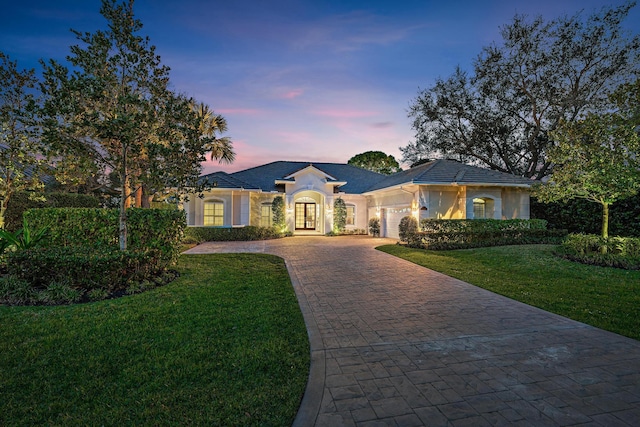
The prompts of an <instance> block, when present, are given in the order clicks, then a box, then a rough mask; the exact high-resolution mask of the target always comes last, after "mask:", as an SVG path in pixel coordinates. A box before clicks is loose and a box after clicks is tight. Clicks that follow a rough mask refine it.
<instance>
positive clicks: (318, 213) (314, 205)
mask: <svg viewBox="0 0 640 427" xmlns="http://www.w3.org/2000/svg"><path fill="white" fill-rule="evenodd" d="M293 205H294V206H293V216H294V218H293V221H294V230H295V232H299V233H305V232H319V233H323V232H324V208H323V206H324V195H322V194H320V193H318V192H315V191H308V190H307V191H302V192H300V193H297V194H296V195H295V196H294V201H293Z"/></svg>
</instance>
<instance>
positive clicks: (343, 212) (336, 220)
mask: <svg viewBox="0 0 640 427" xmlns="http://www.w3.org/2000/svg"><path fill="white" fill-rule="evenodd" d="M346 227H347V204H346V203H345V202H344V200H342V197H338V198H337V199H336V200H335V201H334V202H333V232H334V233H338V234H339V233H342V232H343V231H344V229H345V228H346Z"/></svg>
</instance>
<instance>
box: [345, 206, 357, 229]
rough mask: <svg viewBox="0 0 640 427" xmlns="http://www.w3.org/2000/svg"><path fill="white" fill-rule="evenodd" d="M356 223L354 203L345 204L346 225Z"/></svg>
mask: <svg viewBox="0 0 640 427" xmlns="http://www.w3.org/2000/svg"><path fill="white" fill-rule="evenodd" d="M355 223H356V207H355V205H347V222H346V223H345V224H346V225H355Z"/></svg>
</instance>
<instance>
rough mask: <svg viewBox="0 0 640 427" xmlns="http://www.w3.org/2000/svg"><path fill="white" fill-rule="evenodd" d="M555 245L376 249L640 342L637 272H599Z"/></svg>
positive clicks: (639, 281)
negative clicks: (564, 255)
mask: <svg viewBox="0 0 640 427" xmlns="http://www.w3.org/2000/svg"><path fill="white" fill-rule="evenodd" d="M553 248H554V246H550V245H528V246H500V247H493V248H480V249H465V250H456V251H425V250H421V249H411V248H407V247H403V246H398V245H386V246H381V247H379V248H378V249H379V250H381V251H383V252H387V253H389V254H392V255H395V256H398V257H400V258H403V259H406V260H408V261H411V262H413V263H416V264H419V265H422V266H424V267H427V268H430V269H432V270H436V271H439V272H441V273H444V274H446V275H448V276H452V277H455V278H458V279H461V280H464V281H465V282H468V283H471V284H473V285H476V286H479V287H481V288H484V289H488V290H490V291H492V292H495V293H498V294H501V295H505V296H507V297H509V298H512V299H515V300H518V301H522V302H524V303H526V304H529V305H533V306H536V307H540V308H542V309H544V310H546V311H550V312H553V313H557V314H560V315H562V316H565V317H568V318H571V319H574V320H578V321H580V322H583V323H587V324H589V325H593V326H596V327H598V328H602V329H606V330H608V331H612V332H616V333H618V334H621V335H625V336H627V337H631V338H634V339H637V340H640V271H629V270H620V269H616V268H609V267H597V266H590V265H584V264H579V263H575V262H571V261H567V260H564V259H561V258H559V257H556V256H554V255H553Z"/></svg>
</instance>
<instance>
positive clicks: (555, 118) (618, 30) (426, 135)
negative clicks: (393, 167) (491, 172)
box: [401, 3, 640, 179]
mask: <svg viewBox="0 0 640 427" xmlns="http://www.w3.org/2000/svg"><path fill="white" fill-rule="evenodd" d="M633 6H635V3H628V4H626V5H623V6H620V7H617V8H613V9H603V10H602V11H601V12H600V13H596V14H593V15H591V16H588V17H587V18H586V19H583V15H582V14H581V13H579V14H576V15H575V16H571V17H566V16H565V17H561V18H558V19H555V20H553V21H550V22H545V21H544V20H543V19H542V18H540V17H538V18H536V19H533V20H529V19H527V18H526V17H524V16H516V17H515V18H514V20H513V22H512V23H511V24H510V25H507V26H505V27H503V28H502V29H501V35H502V38H503V41H502V44H500V45H492V46H489V47H486V48H484V49H483V50H482V53H481V54H480V55H479V56H478V58H477V59H476V60H475V63H474V71H473V73H471V74H469V73H466V72H465V71H463V70H461V69H460V68H458V69H456V71H455V72H454V74H453V75H452V76H450V77H448V78H446V79H438V80H437V81H436V83H435V85H434V86H432V87H430V88H428V89H425V90H422V91H420V92H419V94H418V97H417V98H416V99H415V100H414V102H413V104H412V106H411V109H410V112H409V116H410V117H411V118H412V119H413V128H414V130H415V141H414V142H412V143H410V144H409V145H407V146H406V147H404V148H401V150H402V152H403V161H405V162H408V163H413V162H415V161H417V160H419V159H421V158H425V157H429V158H433V157H455V158H457V159H460V160H462V161H466V162H469V163H475V164H478V165H481V166H485V167H489V168H491V169H495V170H499V171H502V172H509V173H514V174H517V175H520V176H525V177H532V178H537V179H540V178H543V177H545V176H547V175H548V174H549V173H550V172H551V170H550V167H551V162H550V160H549V158H548V157H547V152H548V149H549V148H550V147H551V146H553V145H554V141H553V139H552V138H551V136H550V132H552V131H553V130H555V129H556V128H557V126H558V124H559V123H560V122H561V121H564V122H569V123H570V122H573V121H575V120H576V119H577V118H578V117H580V116H581V115H582V114H585V113H587V112H597V111H599V110H600V109H601V108H602V107H603V105H604V104H605V101H606V99H607V95H608V94H609V93H610V92H611V90H612V89H613V88H615V87H617V86H618V85H619V84H622V83H625V82H628V81H630V80H631V78H632V77H633V74H634V72H637V70H638V52H639V47H640V36H638V35H635V36H633V37H628V36H627V35H626V33H625V32H624V31H623V29H622V27H621V23H622V22H623V20H624V19H625V18H626V17H627V15H628V13H629V10H630V9H631V8H632V7H633Z"/></svg>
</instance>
